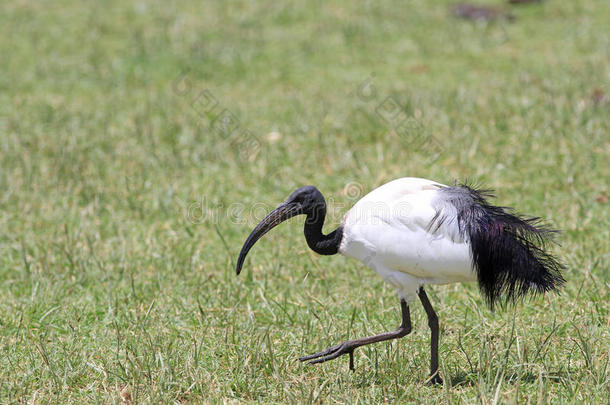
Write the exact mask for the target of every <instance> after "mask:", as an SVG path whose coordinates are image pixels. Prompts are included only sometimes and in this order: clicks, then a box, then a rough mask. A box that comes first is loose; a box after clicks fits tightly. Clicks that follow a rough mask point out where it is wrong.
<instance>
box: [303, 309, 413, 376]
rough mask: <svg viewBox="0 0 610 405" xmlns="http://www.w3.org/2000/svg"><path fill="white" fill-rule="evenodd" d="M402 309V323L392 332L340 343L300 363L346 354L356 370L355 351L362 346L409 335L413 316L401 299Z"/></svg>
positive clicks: (322, 360)
mask: <svg viewBox="0 0 610 405" xmlns="http://www.w3.org/2000/svg"><path fill="white" fill-rule="evenodd" d="M400 308H401V310H402V323H401V324H400V326H399V327H398V329H396V330H395V331H392V332H385V333H381V334H379V335H374V336H368V337H365V338H360V339H354V340H348V341H346V342H343V343H339V344H338V345H335V346H333V347H329V348H328V349H326V350H323V351H321V352H318V353H314V354H312V355H309V356H304V357H300V358H299V360H300V361H308V362H309V364H316V363H324V362H325V361H329V360H333V359H336V358H337V357H339V356H342V355H344V354H349V368H350V370H354V349H356V348H357V347H360V346H364V345H369V344H371V343H377V342H382V341H384V340H391V339H398V338H401V337H403V336H406V335H408V334H409V333H410V332H411V314H410V312H409V305H408V304H407V301H405V300H404V299H402V298H401V300H400Z"/></svg>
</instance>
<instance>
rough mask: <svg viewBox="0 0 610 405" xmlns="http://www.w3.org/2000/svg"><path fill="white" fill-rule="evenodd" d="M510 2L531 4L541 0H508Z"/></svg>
mask: <svg viewBox="0 0 610 405" xmlns="http://www.w3.org/2000/svg"><path fill="white" fill-rule="evenodd" d="M508 2H509V3H510V4H532V3H542V0H508Z"/></svg>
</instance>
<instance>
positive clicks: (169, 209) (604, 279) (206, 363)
mask: <svg viewBox="0 0 610 405" xmlns="http://www.w3.org/2000/svg"><path fill="white" fill-rule="evenodd" d="M488 3H490V4H491V3H492V2H488ZM493 4H501V3H500V2H499V1H498V2H495V3H493ZM450 8H451V4H450V3H449V2H445V1H437V2H426V1H423V0H411V1H408V2H397V1H395V2H392V1H380V2H373V1H366V2H349V1H343V0H342V1H333V2H323V1H309V2H275V1H259V2H249V1H229V2H215V1H212V2H199V1H191V0H180V1H176V2H163V1H129V2H124V1H116V0H113V1H106V2H80V1H72V0H62V1H56V2H50V1H39V2H29V1H17V0H15V1H5V2H2V3H0V69H1V70H0V72H1V74H0V402H3V403H6V402H30V403H43V402H61V403H83V402H115V403H120V402H127V403H130V402H137V403H141V402H149V403H153V402H156V403H158V402H203V401H207V400H217V401H231V400H236V401H240V402H241V401H244V402H249V401H252V402H259V401H260V402H276V403H278V402H286V401H287V402H330V403H334V402H337V403H352V402H365V403H366V402H369V403H377V402H381V401H388V402H396V401H399V402H425V403H439V402H448V403H461V402H464V403H471V402H479V403H492V402H500V403H516V402H520V403H521V402H523V403H547V402H550V403H569V402H572V403H607V401H608V397H609V382H608V381H609V378H608V376H609V346H610V334H609V332H608V331H609V330H610V328H609V326H610V315H609V294H608V292H609V288H608V287H609V276H608V267H609V260H608V257H609V251H610V232H609V229H610V227H609V226H608V225H609V217H610V210H609V205H608V198H609V196H610V194H609V193H610V191H609V190H608V183H609V177H610V173H609V168H608V162H609V150H610V138H609V136H608V134H609V131H610V120H609V117H610V114H609V108H610V101H609V97H610V88H609V87H608V83H609V79H610V63H609V62H610V34H609V29H608V21H610V2H607V1H602V0H588V1H579V2H572V1H545V2H542V3H538V4H534V5H528V6H520V7H516V6H515V7H513V8H512V9H511V12H512V13H513V14H514V15H515V20H514V21H513V22H508V21H506V20H502V19H500V20H497V21H491V22H471V21H465V20H459V19H456V18H454V17H452V15H451V12H450ZM397 108H398V109H397ZM225 110H226V111H225ZM223 111H225V112H223ZM219 117H220V118H219ZM403 118H404V119H405V120H406V121H401V120H402V119H403ZM405 122H406V123H407V124H408V128H407V130H406V131H405V129H404V127H401V124H402V123H405ZM236 126H237V130H236V131H235V132H233V133H231V134H229V133H228V131H227V129H229V130H231V129H235V128H236ZM246 130H247V131H249V132H244V131H246ZM229 132H230V131H229ZM402 176H417V177H425V178H430V179H434V180H437V181H441V182H445V183H450V182H452V181H453V180H454V179H458V180H463V179H465V178H466V177H468V178H470V179H474V180H476V181H478V182H480V183H482V184H485V185H486V186H489V187H491V188H494V189H495V190H496V192H497V195H498V201H499V202H500V203H501V204H503V205H508V206H515V207H518V208H519V210H520V211H523V212H525V213H529V214H534V215H540V216H543V217H545V218H548V219H549V220H550V221H551V223H552V224H553V225H554V226H556V227H558V228H560V229H562V230H563V231H564V232H563V233H562V234H561V236H560V238H559V241H560V246H557V247H556V248H555V252H556V253H557V254H558V255H559V256H560V257H561V258H562V260H563V261H564V262H565V264H566V266H567V269H566V279H567V280H568V282H567V284H566V286H565V288H564V290H563V291H562V293H561V294H560V295H550V296H547V297H544V298H534V299H531V300H529V301H526V302H525V303H523V304H519V305H517V306H516V307H515V308H507V309H505V310H499V311H497V312H491V311H489V310H488V309H487V308H486V307H485V306H484V303H483V300H482V298H481V296H480V295H479V292H478V291H477V287H476V285H457V284H456V285H449V286H439V287H432V288H430V289H429V291H430V293H431V299H432V301H433V305H435V307H436V309H437V311H438V313H439V316H440V320H441V328H442V332H441V367H442V375H443V377H444V379H445V384H444V385H443V386H437V387H429V386H426V385H425V384H424V381H425V379H426V377H427V371H428V370H427V368H428V344H429V343H428V329H427V325H426V321H425V314H424V313H423V311H422V309H421V308H420V306H419V305H415V307H414V311H413V322H414V332H413V333H412V334H411V335H409V336H408V337H406V338H404V339H402V340H400V341H398V342H391V343H382V344H377V345H374V346H370V347H368V348H364V349H362V350H358V351H357V352H356V364H357V370H356V372H355V373H351V372H349V370H348V367H347V360H346V359H340V360H338V361H335V362H331V363H326V364H324V365H320V366H316V367H309V366H305V365H302V364H300V363H299V362H298V361H297V360H296V359H297V357H298V356H300V355H303V354H308V353H312V352H315V351H318V350H320V349H323V348H325V347H327V346H328V345H330V344H333V343H336V342H338V341H340V340H344V339H346V338H348V337H357V336H362V335H365V334H371V333H377V332H380V331H385V330H390V329H392V328H394V327H395V326H396V325H397V323H398V320H399V305H398V300H397V298H396V295H395V293H394V291H393V290H392V289H391V288H390V287H389V286H386V285H384V283H383V282H382V280H381V279H380V278H378V277H377V276H376V275H375V274H374V272H372V271H370V270H369V269H367V268H365V267H363V266H361V265H359V264H358V263H356V262H354V261H350V260H347V259H345V258H343V257H319V256H316V255H315V254H313V253H312V252H310V251H309V250H308V249H307V247H306V244H305V241H304V238H303V236H302V233H301V232H302V230H301V228H302V219H300V218H297V219H294V220H292V221H291V222H290V224H286V225H284V226H283V227H280V228H278V230H277V231H276V232H274V233H272V234H270V235H269V236H267V237H266V238H265V240H264V241H262V242H261V243H260V244H259V245H257V246H256V248H255V249H254V251H253V252H252V253H251V255H250V257H249V259H248V262H247V264H246V269H245V271H244V273H243V274H242V275H241V276H240V277H239V278H238V277H236V276H235V274H234V260H235V258H236V256H237V253H238V251H239V248H240V246H241V244H242V242H243V241H244V239H245V238H246V236H247V235H248V233H249V232H250V230H251V228H252V226H253V225H254V224H255V223H256V222H257V219H260V218H261V215H263V214H264V213H265V212H266V210H267V209H269V208H271V207H273V206H275V205H276V204H277V203H279V202H281V201H283V199H284V198H285V197H286V196H287V195H288V194H289V193H290V192H292V191H293V190H294V189H295V188H297V187H299V186H302V185H305V184H314V185H316V186H318V187H319V188H320V189H321V190H322V192H323V193H324V194H325V195H326V196H327V198H328V200H329V202H330V204H331V205H332V209H331V214H332V215H331V219H330V223H328V225H327V227H326V228H327V229H331V228H333V227H334V226H336V225H337V224H338V223H339V221H340V219H341V215H342V214H343V213H344V212H345V211H346V210H347V209H348V208H349V206H350V205H351V204H353V202H354V201H355V200H356V199H357V198H358V197H359V196H361V195H362V193H365V192H368V191H369V190H371V189H373V188H374V187H376V186H378V185H380V184H382V183H384V182H386V181H388V180H391V179H394V178H397V177H402Z"/></svg>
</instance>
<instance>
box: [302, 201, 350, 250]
mask: <svg viewBox="0 0 610 405" xmlns="http://www.w3.org/2000/svg"><path fill="white" fill-rule="evenodd" d="M325 219H326V201H324V197H322V199H321V201H318V202H317V203H316V205H315V206H314V208H313V209H312V210H311V212H309V213H308V214H307V219H306V220H305V239H306V240H307V244H308V245H309V247H310V248H311V250H313V251H314V252H316V253H318V254H320V255H334V254H336V253H337V252H338V251H339V245H340V244H341V239H342V238H343V226H339V227H338V228H337V229H335V230H334V231H332V232H331V233H329V234H328V235H324V234H323V233H322V226H324V220H325Z"/></svg>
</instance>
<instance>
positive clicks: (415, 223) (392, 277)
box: [339, 177, 476, 301]
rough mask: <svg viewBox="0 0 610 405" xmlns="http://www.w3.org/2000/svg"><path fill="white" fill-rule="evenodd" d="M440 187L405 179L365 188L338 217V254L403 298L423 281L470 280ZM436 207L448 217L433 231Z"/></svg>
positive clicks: (464, 244) (465, 250) (463, 246)
mask: <svg viewBox="0 0 610 405" xmlns="http://www.w3.org/2000/svg"><path fill="white" fill-rule="evenodd" d="M440 187H446V186H444V185H442V184H440V183H436V182H434V181H431V180H426V179H420V178H414V177H405V178H401V179H397V180H394V181H391V182H389V183H386V184H384V185H382V186H381V187H378V188H376V189H375V190H373V191H371V192H370V193H369V194H367V195H365V196H364V197H363V198H362V199H361V200H359V201H358V202H357V203H356V204H355V205H354V206H353V207H352V208H351V209H350V210H349V211H348V212H347V213H346V214H345V216H344V217H343V220H342V224H343V239H342V241H341V244H340V246H339V253H341V254H343V255H345V256H348V257H352V258H354V259H356V260H359V261H360V262H362V263H364V264H365V265H367V266H369V267H370V268H372V269H373V270H375V271H376V272H377V273H378V274H379V275H380V276H381V277H382V278H383V279H384V280H385V281H387V282H388V283H390V284H391V285H392V286H393V287H394V288H396V289H397V291H398V294H399V295H400V296H401V297H402V298H405V299H406V300H407V301H410V300H412V299H413V298H415V297H416V296H417V292H418V290H419V288H420V287H421V286H422V285H424V284H446V283H453V282H462V281H475V280H476V273H475V270H474V267H473V265H472V257H471V254H470V247H469V245H468V241H467V240H465V238H463V237H462V236H461V234H460V232H459V229H458V224H457V220H456V219H455V218H456V213H455V208H453V207H452V206H450V205H449V204H447V203H446V202H445V201H444V200H443V196H442V195H441V194H440V193H439V188H440ZM438 210H442V211H443V214H445V215H448V217H449V218H450V219H449V220H447V221H444V223H443V224H442V225H441V226H440V227H439V228H438V229H437V228H436V227H435V226H431V224H432V222H433V219H434V218H435V216H436V215H437V212H438Z"/></svg>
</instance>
